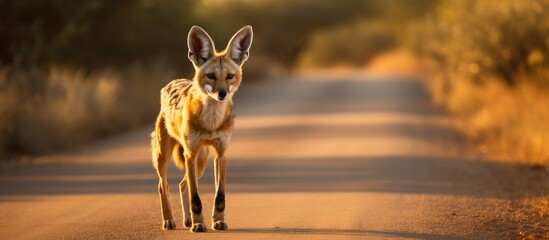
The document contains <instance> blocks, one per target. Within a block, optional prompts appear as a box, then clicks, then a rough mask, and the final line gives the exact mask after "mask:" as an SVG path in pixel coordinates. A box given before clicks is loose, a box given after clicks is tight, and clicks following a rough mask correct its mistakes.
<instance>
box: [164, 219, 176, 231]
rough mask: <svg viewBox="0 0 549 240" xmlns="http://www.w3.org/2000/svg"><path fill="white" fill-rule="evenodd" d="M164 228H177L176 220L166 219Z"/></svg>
mask: <svg viewBox="0 0 549 240" xmlns="http://www.w3.org/2000/svg"><path fill="white" fill-rule="evenodd" d="M162 229H163V230H174V229H175V221H174V220H166V221H164V222H163V223H162Z"/></svg>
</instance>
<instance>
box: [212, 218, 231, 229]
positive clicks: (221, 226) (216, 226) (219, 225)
mask: <svg viewBox="0 0 549 240" xmlns="http://www.w3.org/2000/svg"><path fill="white" fill-rule="evenodd" d="M212 226H213V229H214V230H217V231H223V230H227V229H228V228H229V227H228V226H227V223H225V221H223V220H219V221H217V222H214V223H213V224H212Z"/></svg>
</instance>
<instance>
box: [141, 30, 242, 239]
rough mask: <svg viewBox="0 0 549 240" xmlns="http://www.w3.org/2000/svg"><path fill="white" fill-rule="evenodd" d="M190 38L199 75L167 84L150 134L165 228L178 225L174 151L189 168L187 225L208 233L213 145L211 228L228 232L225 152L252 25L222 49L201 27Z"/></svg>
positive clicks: (183, 194) (184, 185) (183, 190)
mask: <svg viewBox="0 0 549 240" xmlns="http://www.w3.org/2000/svg"><path fill="white" fill-rule="evenodd" d="M187 42H188V47H189V59H190V60H191V62H192V63H193V65H194V67H195V76H194V78H193V80H186V79H176V80H173V81H172V82H170V83H169V84H167V85H166V86H165V87H164V88H162V90H161V91H160V101H161V108H160V113H159V114H158V117H157V120H156V124H155V130H154V131H153V132H152V133H151V148H152V159H153V166H154V167H155V169H156V170H157V172H158V176H159V184H158V192H159V196H160V203H161V208H162V228H163V229H175V221H174V220H173V214H172V211H171V206H170V202H169V187H168V182H167V169H168V162H169V159H170V158H171V156H172V155H173V156H174V160H175V163H176V165H177V166H178V167H179V168H180V169H185V170H186V174H185V177H184V178H183V180H182V181H181V183H180V184H179V190H180V195H181V202H182V205H183V214H184V216H185V220H184V225H185V226H186V227H189V228H191V231H193V232H203V231H206V227H205V225H204V219H203V216H202V203H201V201H200V197H199V194H198V179H199V178H200V176H202V174H203V172H204V169H205V167H206V163H207V160H208V155H209V150H208V147H209V146H211V147H213V150H214V153H215V157H214V169H215V187H216V198H215V202H214V209H213V214H212V228H213V229H214V230H225V229H227V224H226V223H225V221H224V209H225V180H226V170H227V159H226V157H225V151H226V149H227V147H228V144H229V142H230V139H231V134H232V130H233V122H234V115H233V101H232V97H233V95H234V92H235V91H236V90H237V89H238V87H239V86H240V82H241V81H242V64H243V63H244V62H245V61H246V60H247V58H248V54H249V53H248V52H249V48H250V46H251V43H252V28H251V27H250V26H246V27H244V28H242V29H240V30H239V31H238V32H237V33H236V34H235V35H234V36H233V38H232V39H231V40H230V41H229V44H228V46H227V49H225V50H224V51H222V52H216V50H215V46H214V43H213V41H212V40H211V38H210V37H209V35H208V34H207V33H206V32H205V31H204V30H203V29H202V28H200V27H197V26H194V27H193V28H191V30H190V32H189V36H188V40H187ZM186 193H187V194H186Z"/></svg>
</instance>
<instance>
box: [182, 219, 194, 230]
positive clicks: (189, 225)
mask: <svg viewBox="0 0 549 240" xmlns="http://www.w3.org/2000/svg"><path fill="white" fill-rule="evenodd" d="M183 225H185V227H186V228H191V226H192V225H193V223H192V222H191V219H189V218H185V221H184V222H183Z"/></svg>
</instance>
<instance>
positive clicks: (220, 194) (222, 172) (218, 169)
mask: <svg viewBox="0 0 549 240" xmlns="http://www.w3.org/2000/svg"><path fill="white" fill-rule="evenodd" d="M214 169H215V200H214V207H213V213H212V228H213V229H214V230H226V229H227V228H228V227H227V223H225V181H226V179H227V158H225V150H224V149H216V156H215V159H214Z"/></svg>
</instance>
